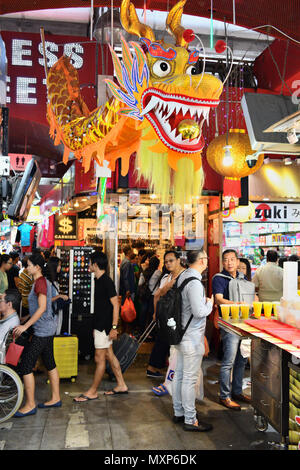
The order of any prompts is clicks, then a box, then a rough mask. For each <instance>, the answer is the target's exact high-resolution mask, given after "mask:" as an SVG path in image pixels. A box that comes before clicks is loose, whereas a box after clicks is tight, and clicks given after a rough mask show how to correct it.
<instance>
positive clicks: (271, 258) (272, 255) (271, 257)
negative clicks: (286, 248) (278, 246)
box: [267, 250, 279, 263]
mask: <svg viewBox="0 0 300 470" xmlns="http://www.w3.org/2000/svg"><path fill="white" fill-rule="evenodd" d="M278 258H279V256H278V253H277V251H275V250H268V251H267V261H268V262H269V263H276V261H277V260H278Z"/></svg>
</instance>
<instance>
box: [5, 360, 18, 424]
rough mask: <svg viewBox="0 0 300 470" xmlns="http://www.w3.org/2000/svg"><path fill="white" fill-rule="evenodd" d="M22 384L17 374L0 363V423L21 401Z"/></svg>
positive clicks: (16, 408) (9, 416)
mask: <svg viewBox="0 0 300 470" xmlns="http://www.w3.org/2000/svg"><path fill="white" fill-rule="evenodd" d="M23 393H24V392H23V384H22V381H21V379H20V377H19V376H18V374H17V373H16V372H15V371H14V370H12V369H11V368H10V367H7V366H5V365H3V364H0V423H3V422H4V421H6V420H7V419H9V418H11V417H12V416H13V415H14V414H15V413H16V411H18V409H19V408H20V406H21V403H22V401H23Z"/></svg>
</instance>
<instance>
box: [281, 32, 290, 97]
mask: <svg viewBox="0 0 300 470" xmlns="http://www.w3.org/2000/svg"><path fill="white" fill-rule="evenodd" d="M289 45H290V40H289V39H288V40H287V43H286V51H285V56H284V64H283V74H282V77H283V80H284V79H285V73H286V63H287V55H288V50H289ZM282 93H283V81H282V82H281V92H280V94H281V95H282Z"/></svg>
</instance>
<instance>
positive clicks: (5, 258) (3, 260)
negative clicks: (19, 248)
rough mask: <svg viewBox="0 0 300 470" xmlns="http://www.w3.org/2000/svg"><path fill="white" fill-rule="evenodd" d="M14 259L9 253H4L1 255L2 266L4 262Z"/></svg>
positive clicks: (0, 264)
mask: <svg viewBox="0 0 300 470" xmlns="http://www.w3.org/2000/svg"><path fill="white" fill-rule="evenodd" d="M10 259H12V257H11V255H7V254H6V253H5V254H4V255H1V256H0V267H1V266H2V264H5V263H7V262H8V260H10Z"/></svg>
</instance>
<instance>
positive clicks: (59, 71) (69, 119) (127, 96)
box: [47, 0, 223, 203]
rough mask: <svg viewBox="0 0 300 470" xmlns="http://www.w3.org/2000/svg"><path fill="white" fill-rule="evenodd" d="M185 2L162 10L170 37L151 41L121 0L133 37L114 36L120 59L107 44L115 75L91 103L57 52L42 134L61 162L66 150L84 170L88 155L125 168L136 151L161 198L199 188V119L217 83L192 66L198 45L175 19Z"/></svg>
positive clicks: (215, 97)
mask: <svg viewBox="0 0 300 470" xmlns="http://www.w3.org/2000/svg"><path fill="white" fill-rule="evenodd" d="M185 2H186V0H181V1H180V2H179V3H178V4H176V5H175V7H174V8H173V9H172V10H171V11H170V13H169V15H168V18H167V24H166V25H167V30H168V31H169V32H170V33H171V34H172V35H173V36H175V40H176V42H175V45H174V44H169V43H164V42H161V41H158V42H156V41H155V37H154V33H153V31H152V30H151V28H149V27H148V26H146V25H144V24H141V23H140V22H139V20H138V18H137V15H136V12H135V9H134V6H133V4H132V3H130V0H123V1H122V5H121V21H122V24H123V26H124V29H126V31H128V32H129V33H132V34H136V35H137V36H139V37H140V38H141V43H137V42H130V44H128V43H127V42H126V41H125V40H124V38H123V37H121V42H122V61H120V60H119V58H118V57H117V55H116V53H115V52H114V51H113V50H112V49H111V54H112V59H113V63H114V69H115V75H116V78H117V82H118V83H115V82H114V81H112V80H106V83H107V85H108V87H109V89H110V91H111V93H112V97H111V99H110V100H109V101H108V102H107V103H106V104H105V105H103V106H102V107H100V108H98V109H96V110H95V111H92V112H90V111H89V110H88V108H87V106H86V105H85V103H84V101H83V99H82V97H81V95H80V86H79V80H78V75H77V71H76V70H75V69H74V68H73V66H72V65H71V63H70V60H69V59H68V58H67V57H61V58H60V59H59V60H58V62H57V63H56V64H55V65H54V66H53V67H52V68H51V70H50V72H49V74H48V78H47V87H48V100H49V104H48V120H49V122H50V134H51V136H52V137H53V138H54V139H55V143H56V144H59V143H60V142H62V143H63V144H64V147H65V151H64V157H63V161H64V162H65V163H66V162H67V161H68V157H69V154H70V152H73V153H74V155H75V157H76V158H78V159H82V162H83V166H84V168H85V171H87V170H88V169H89V167H90V164H91V161H92V160H95V161H96V162H97V163H99V165H102V164H103V160H107V161H109V166H110V168H111V169H112V170H113V169H114V167H115V162H116V160H117V159H118V158H121V159H122V174H123V175H125V174H127V172H128V168H129V159H130V156H131V155H132V153H133V152H137V160H136V161H137V163H136V167H137V171H138V172H139V174H140V175H142V176H143V177H145V178H146V179H148V180H149V182H150V185H151V189H152V190H153V191H154V192H155V193H157V194H159V195H160V196H161V197H162V200H163V201H166V200H167V199H168V197H169V194H170V193H171V194H172V195H173V197H174V201H175V202H178V203H184V202H190V201H191V198H192V197H193V196H198V195H200V194H201V189H202V185H203V171H202V165H201V151H202V149H203V147H204V137H203V134H202V127H203V124H204V122H205V121H207V122H208V117H209V111H210V109H211V108H212V107H216V106H218V104H219V97H220V95H221V93H222V89H223V85H222V83H221V82H220V80H218V79H217V78H216V77H214V76H212V75H209V74H205V73H204V71H203V72H202V73H201V72H200V71H199V55H200V54H199V51H197V50H189V48H188V45H189V44H188V43H187V42H186V41H185V39H184V34H183V33H184V29H183V28H182V26H181V25H180V21H181V16H182V11H183V6H184V4H185Z"/></svg>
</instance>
